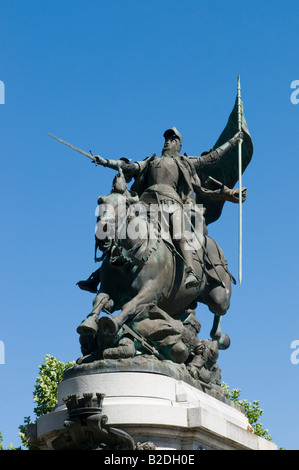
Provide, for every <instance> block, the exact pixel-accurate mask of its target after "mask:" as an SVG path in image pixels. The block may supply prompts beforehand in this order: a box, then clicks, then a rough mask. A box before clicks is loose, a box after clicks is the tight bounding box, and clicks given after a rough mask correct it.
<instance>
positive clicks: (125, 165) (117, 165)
mask: <svg viewBox="0 0 299 470" xmlns="http://www.w3.org/2000/svg"><path fill="white" fill-rule="evenodd" d="M94 158H95V164H96V165H102V166H106V167H108V168H111V169H112V170H116V171H119V169H121V170H122V171H123V173H124V175H125V177H126V179H127V178H128V179H131V178H133V177H134V176H135V175H136V174H137V173H138V172H139V170H140V166H139V164H138V162H132V163H131V162H128V161H127V160H125V159H120V160H110V159H108V158H103V157H100V156H99V155H95V157H94Z"/></svg>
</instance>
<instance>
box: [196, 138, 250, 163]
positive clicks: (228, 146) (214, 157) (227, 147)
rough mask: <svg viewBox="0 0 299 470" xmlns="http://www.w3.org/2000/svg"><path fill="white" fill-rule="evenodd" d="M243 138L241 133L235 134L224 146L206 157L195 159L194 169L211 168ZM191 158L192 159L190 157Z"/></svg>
mask: <svg viewBox="0 0 299 470" xmlns="http://www.w3.org/2000/svg"><path fill="white" fill-rule="evenodd" d="M243 137H244V134H243V132H237V134H235V135H234V137H233V138H232V139H229V140H228V141H227V142H225V144H223V145H221V146H220V147H218V148H217V149H215V150H212V151H211V152H208V153H207V154H206V155H203V156H202V157H197V161H196V163H195V166H196V169H197V170H198V169H200V168H203V167H206V166H213V165H215V164H216V163H218V161H219V159H220V158H221V157H222V156H223V155H225V154H226V153H227V152H228V151H229V150H231V149H232V148H233V147H235V146H236V145H237V143H238V142H239V141H240V140H242V139H243ZM190 158H192V157H190Z"/></svg>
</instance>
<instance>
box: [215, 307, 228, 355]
mask: <svg viewBox="0 0 299 470" xmlns="http://www.w3.org/2000/svg"><path fill="white" fill-rule="evenodd" d="M221 318H222V317H221V316H220V315H215V316H214V322H213V327H212V329H211V332H210V336H211V338H212V340H213V341H217V344H218V349H227V348H229V346H230V339H229V336H228V335H226V334H225V333H222V331H221V325H220V323H221Z"/></svg>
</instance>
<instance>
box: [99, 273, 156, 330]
mask: <svg viewBox="0 0 299 470" xmlns="http://www.w3.org/2000/svg"><path fill="white" fill-rule="evenodd" d="M157 292H158V285H157V283H156V282H155V281H153V280H150V281H148V282H147V283H146V284H144V285H143V286H142V287H141V289H140V291H139V292H138V294H137V295H136V296H135V297H133V299H132V300H130V301H129V302H127V303H126V304H125V305H124V306H123V308H122V311H121V312H120V313H119V315H117V316H116V317H114V318H110V317H102V318H100V319H99V322H98V323H99V328H100V330H101V332H102V333H106V334H115V333H116V332H117V331H118V330H119V329H120V328H121V326H122V325H123V324H124V323H125V322H126V321H128V320H132V319H133V318H134V317H135V316H136V315H137V314H138V313H140V312H142V310H143V309H144V308H145V307H146V306H147V305H148V304H149V303H151V304H157V302H158V297H157Z"/></svg>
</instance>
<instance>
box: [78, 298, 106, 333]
mask: <svg viewBox="0 0 299 470" xmlns="http://www.w3.org/2000/svg"><path fill="white" fill-rule="evenodd" d="M112 306H113V301H112V299H110V297H109V295H108V294H106V293H105V292H99V293H98V294H97V295H96V297H95V298H94V300H93V309H92V312H91V313H90V314H89V315H88V316H87V317H86V318H85V320H83V322H82V323H81V325H79V326H78V328H77V332H78V333H79V334H81V335H82V334H89V335H90V334H95V333H97V331H98V318H99V314H100V313H101V311H102V310H103V309H104V308H106V309H109V308H111V307H112Z"/></svg>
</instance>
